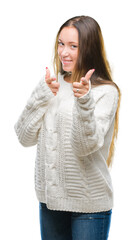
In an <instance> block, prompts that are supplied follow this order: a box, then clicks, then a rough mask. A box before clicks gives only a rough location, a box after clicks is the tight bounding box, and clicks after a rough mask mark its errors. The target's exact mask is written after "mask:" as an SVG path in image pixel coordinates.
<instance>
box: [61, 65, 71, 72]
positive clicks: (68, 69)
mask: <svg viewBox="0 0 135 240" xmlns="http://www.w3.org/2000/svg"><path fill="white" fill-rule="evenodd" d="M62 68H63V70H64V71H65V72H72V71H73V69H72V68H70V67H65V66H63V67H62Z"/></svg>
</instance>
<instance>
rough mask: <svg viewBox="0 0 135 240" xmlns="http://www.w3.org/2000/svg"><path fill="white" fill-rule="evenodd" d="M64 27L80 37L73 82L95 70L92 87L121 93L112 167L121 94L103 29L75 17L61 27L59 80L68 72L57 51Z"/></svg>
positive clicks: (57, 62)
mask: <svg viewBox="0 0 135 240" xmlns="http://www.w3.org/2000/svg"><path fill="white" fill-rule="evenodd" d="M64 27H75V28H76V29H77V31H78V35H79V54H78V59H77V62H76V65H75V69H74V71H73V72H72V75H71V79H72V82H74V81H78V82H79V81H80V79H81V77H83V76H85V74H86V73H87V72H88V71H89V70H90V69H95V72H94V74H93V75H92V77H91V84H92V87H96V86H99V85H101V84H111V85H114V86H115V87H116V88H117V90H118V93H119V100H118V106H117V111H116V114H115V123H114V132H113V137H112V142H111V146H110V151H109V155H108V159H107V165H108V166H110V165H112V159H113V154H114V142H115V139H116V138H117V134H118V120H119V108H120V99H121V92H120V89H119V87H118V86H117V85H116V83H114V82H113V80H112V76H111V68H110V65H109V62H108V61H107V57H106V52H105V47H104V40H103V36H102V32H101V28H100V26H99V24H98V23H97V21H95V20H94V19H93V18H91V17H89V16H77V17H73V18H71V19H69V20H67V21H66V22H65V23H64V24H63V25H62V26H61V27H60V29H59V31H58V34H57V37H56V42H55V55H54V70H55V73H56V76H57V78H58V73H59V72H60V73H61V74H63V75H66V74H67V72H65V71H64V70H63V68H62V64H61V62H60V59H59V56H58V51H57V50H58V38H59V34H60V32H61V30H62V29H63V28H64Z"/></svg>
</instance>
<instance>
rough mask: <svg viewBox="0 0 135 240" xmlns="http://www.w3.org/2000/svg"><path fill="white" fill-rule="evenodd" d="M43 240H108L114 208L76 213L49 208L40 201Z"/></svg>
mask: <svg viewBox="0 0 135 240" xmlns="http://www.w3.org/2000/svg"><path fill="white" fill-rule="evenodd" d="M39 213H40V231H41V239H42V240H107V239H108V235H109V228H110V223H111V214H112V210H109V211H107V212H99V213H76V212H66V211H54V210H49V209H48V208H47V207H46V204H44V203H39Z"/></svg>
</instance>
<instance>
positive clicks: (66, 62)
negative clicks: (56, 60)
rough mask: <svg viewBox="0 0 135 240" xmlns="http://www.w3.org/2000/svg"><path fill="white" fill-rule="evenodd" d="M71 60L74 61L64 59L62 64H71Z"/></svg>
mask: <svg viewBox="0 0 135 240" xmlns="http://www.w3.org/2000/svg"><path fill="white" fill-rule="evenodd" d="M71 62H72V60H62V64H63V65H66V64H69V63H71Z"/></svg>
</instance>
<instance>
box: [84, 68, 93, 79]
mask: <svg viewBox="0 0 135 240" xmlns="http://www.w3.org/2000/svg"><path fill="white" fill-rule="evenodd" d="M94 71H95V69H90V70H89V71H88V72H87V73H86V75H85V79H86V80H87V81H89V80H90V78H91V76H92V74H93V73H94Z"/></svg>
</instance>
